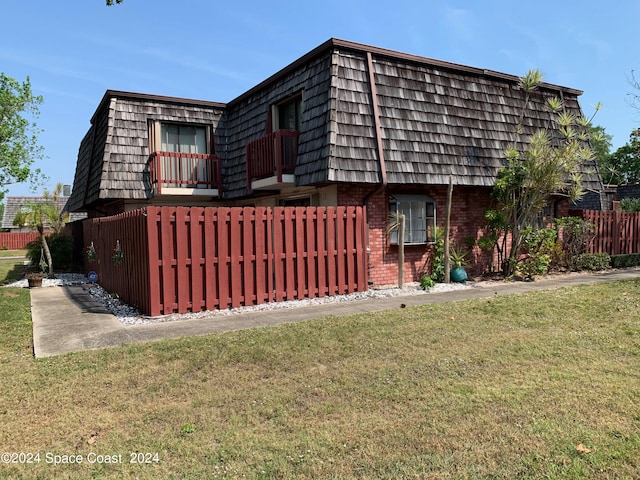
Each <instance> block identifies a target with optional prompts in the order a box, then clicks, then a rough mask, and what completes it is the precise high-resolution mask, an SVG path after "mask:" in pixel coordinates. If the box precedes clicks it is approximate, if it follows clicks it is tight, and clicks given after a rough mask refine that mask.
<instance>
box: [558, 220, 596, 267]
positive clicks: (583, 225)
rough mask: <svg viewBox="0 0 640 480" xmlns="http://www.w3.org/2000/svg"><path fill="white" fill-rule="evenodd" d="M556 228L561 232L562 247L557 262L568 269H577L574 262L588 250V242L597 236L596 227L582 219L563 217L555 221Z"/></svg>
mask: <svg viewBox="0 0 640 480" xmlns="http://www.w3.org/2000/svg"><path fill="white" fill-rule="evenodd" d="M555 225H556V228H557V229H558V230H559V231H560V232H561V236H562V245H561V249H559V251H558V255H557V257H558V258H557V261H558V263H559V264H564V266H566V267H567V268H570V269H576V268H577V267H576V265H575V263H574V260H575V259H576V258H577V257H578V256H579V255H580V254H582V253H584V251H585V249H586V248H587V242H588V241H589V240H591V239H592V238H593V236H594V234H595V225H594V224H593V223H591V222H588V221H586V220H583V219H582V218H580V217H562V218H558V219H556V220H555Z"/></svg>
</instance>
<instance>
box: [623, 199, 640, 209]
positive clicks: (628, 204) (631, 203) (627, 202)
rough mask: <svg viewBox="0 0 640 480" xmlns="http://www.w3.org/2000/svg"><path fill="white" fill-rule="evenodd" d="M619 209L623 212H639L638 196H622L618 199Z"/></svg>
mask: <svg viewBox="0 0 640 480" xmlns="http://www.w3.org/2000/svg"><path fill="white" fill-rule="evenodd" d="M620 210H622V211H623V212H640V198H623V199H622V200H620Z"/></svg>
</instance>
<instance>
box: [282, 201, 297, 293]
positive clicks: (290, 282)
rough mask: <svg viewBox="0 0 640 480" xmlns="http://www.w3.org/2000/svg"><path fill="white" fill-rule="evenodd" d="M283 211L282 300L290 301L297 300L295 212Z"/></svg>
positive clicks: (290, 210)
mask: <svg viewBox="0 0 640 480" xmlns="http://www.w3.org/2000/svg"><path fill="white" fill-rule="evenodd" d="M283 210H284V219H283V220H284V222H283V223H284V225H283V227H284V251H283V253H284V259H285V269H284V272H283V273H284V275H285V289H284V292H283V293H284V298H286V299H287V300H292V299H294V298H298V295H299V292H298V291H297V289H296V287H297V285H296V276H297V275H298V272H296V261H297V257H296V256H297V254H298V252H296V250H295V246H296V242H295V238H294V233H295V230H294V228H295V226H294V221H295V214H294V212H295V210H294V209H291V208H285V207H283Z"/></svg>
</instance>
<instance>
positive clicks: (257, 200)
mask: <svg viewBox="0 0 640 480" xmlns="http://www.w3.org/2000/svg"><path fill="white" fill-rule="evenodd" d="M518 80H519V79H518V77H517V76H513V75H508V74H504V73H500V72H495V71H491V70H485V69H480V68H474V67H469V66H464V65H458V64H453V63H449V62H443V61H439V60H433V59H429V58H424V57H418V56H414V55H409V54H405V53H400V52H395V51H390V50H386V49H382V48H377V47H372V46H367V45H362V44H358V43H353V42H348V41H344V40H338V39H330V40H329V41H327V42H325V43H323V44H322V45H320V46H319V47H317V48H315V49H314V50H312V51H311V52H309V53H307V54H306V55H304V56H303V57H301V58H299V59H298V60H296V61H295V62H293V63H292V64H290V65H288V66H287V67H285V68H283V69H282V70H280V71H279V72H277V73H275V74H274V75H273V76H271V77H269V78H268V79H266V80H264V81H263V82H261V83H260V84H258V85H256V86H255V87H253V88H252V89H250V90H249V91H247V92H245V93H243V94H242V95H240V96H239V97H238V98H236V99H234V100H232V101H230V102H229V103H226V104H225V103H216V102H206V101H201V100H187V99H179V98H170V97H161V96H154V95H146V94H138V93H128V92H120V91H114V90H109V91H107V92H106V93H105V96H104V98H103V99H102V101H101V102H100V104H99V106H98V108H97V110H96V112H95V114H94V116H93V118H92V119H91V127H90V129H89V131H88V132H87V134H86V136H85V137H84V139H83V140H82V142H81V145H80V150H79V155H78V163H77V168H76V174H75V180H74V188H73V194H72V196H71V198H70V199H69V205H68V207H67V208H68V209H69V210H71V211H76V210H82V211H86V212H88V213H89V215H90V216H99V215H108V214H112V213H118V212H122V211H126V210H130V209H134V208H138V207H141V206H145V205H151V204H154V205H161V204H174V205H175V204H180V205H212V206H215V205H227V206H229V205H238V206H241V205H267V206H275V205H291V206H293V205H366V206H367V213H368V225H369V249H370V260H369V263H370V265H369V268H370V273H369V277H370V280H371V281H373V282H374V283H376V284H389V283H395V281H396V279H397V266H396V261H397V254H398V252H397V245H395V243H396V241H397V239H396V237H395V235H388V234H387V232H386V225H387V223H388V218H389V214H390V212H392V211H395V210H400V211H402V212H404V213H405V214H406V216H407V229H406V235H405V237H406V242H407V248H406V252H405V262H406V266H405V272H406V277H407V278H406V280H416V279H418V278H419V277H420V276H421V274H422V273H423V272H425V271H426V269H427V268H428V263H429V252H430V247H429V244H430V242H432V241H433V238H434V226H435V225H436V224H438V225H441V224H442V223H443V220H442V219H443V217H444V207H445V199H446V191H447V184H448V183H449V179H450V178H451V180H452V183H453V185H454V193H453V206H452V222H451V224H452V228H453V235H454V240H455V241H456V242H457V243H458V244H461V245H463V246H464V243H465V242H468V243H470V244H471V243H472V242H473V241H475V240H476V239H477V238H478V237H479V236H481V235H482V233H483V228H484V224H485V222H484V219H483V213H484V210H485V208H487V207H488V206H489V205H490V191H491V188H492V186H493V184H494V181H495V179H496V175H497V173H498V170H499V169H500V168H501V167H502V166H504V164H505V162H504V150H505V147H506V146H507V145H508V144H509V143H510V142H511V141H512V140H513V132H514V130H515V126H516V123H517V121H518V120H519V118H520V114H521V112H522V106H523V104H524V93H523V92H522V91H521V90H520V89H519V87H518ZM581 93H582V92H580V91H579V90H575V89H572V88H567V87H562V86H557V85H552V84H542V85H540V86H539V88H538V89H537V91H536V93H535V94H533V95H532V96H531V98H530V99H529V107H530V108H528V109H527V110H526V114H525V116H524V118H523V129H524V132H523V133H524V134H525V135H526V134H528V133H533V131H534V130H535V129H537V128H541V127H545V128H547V127H549V126H550V125H551V120H552V114H551V113H550V112H549V111H548V110H547V109H546V108H545V104H544V102H545V100H546V99H547V98H548V97H558V98H561V99H562V100H563V102H564V105H565V109H566V110H567V111H569V112H572V113H574V114H576V115H581V109H580V105H579V103H578V97H579V95H580V94H581ZM589 167H593V168H590V169H589V170H588V171H587V172H586V176H585V186H586V188H587V189H588V190H589V191H590V192H594V194H595V196H593V198H596V202H597V199H598V198H600V194H599V192H600V191H601V190H602V182H601V179H600V176H599V174H598V172H597V169H596V168H595V167H596V166H595V163H594V164H593V165H590V166H589ZM568 208H569V206H568V205H567V204H566V202H564V203H563V202H562V201H560V200H559V201H558V202H556V203H555V204H554V205H553V210H555V211H556V213H561V212H564V211H567V210H568ZM473 256H474V258H473V259H472V260H473V261H474V262H475V263H476V265H478V268H482V262H483V261H484V262H486V261H488V260H487V259H483V258H482V255H481V252H480V251H479V250H478V249H477V248H475V249H474V251H473Z"/></svg>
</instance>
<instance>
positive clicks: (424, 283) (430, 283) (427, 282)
mask: <svg viewBox="0 0 640 480" xmlns="http://www.w3.org/2000/svg"><path fill="white" fill-rule="evenodd" d="M420 286H421V287H422V288H423V289H425V290H429V289H430V288H433V287H435V286H436V282H435V281H434V280H433V278H431V277H430V276H429V275H423V276H422V278H420Z"/></svg>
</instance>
